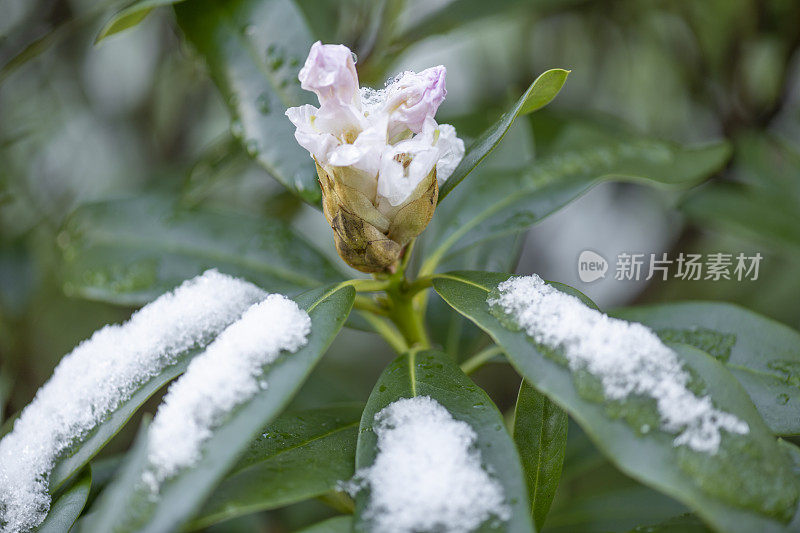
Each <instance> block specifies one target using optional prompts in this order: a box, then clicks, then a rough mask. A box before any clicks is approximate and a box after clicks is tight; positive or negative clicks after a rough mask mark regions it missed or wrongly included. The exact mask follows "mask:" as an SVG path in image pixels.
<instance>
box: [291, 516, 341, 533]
mask: <svg viewBox="0 0 800 533" xmlns="http://www.w3.org/2000/svg"><path fill="white" fill-rule="evenodd" d="M351 531H353V517H352V516H337V517H334V518H329V519H328V520H324V521H322V522H320V523H318V524H314V525H313V526H310V527H307V528H305V529H302V530H301V531H298V533H351Z"/></svg>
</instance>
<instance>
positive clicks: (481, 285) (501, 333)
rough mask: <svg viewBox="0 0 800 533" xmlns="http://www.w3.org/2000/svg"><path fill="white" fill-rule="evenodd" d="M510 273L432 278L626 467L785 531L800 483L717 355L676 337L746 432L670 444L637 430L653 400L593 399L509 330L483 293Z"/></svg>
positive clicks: (743, 527) (699, 508)
mask: <svg viewBox="0 0 800 533" xmlns="http://www.w3.org/2000/svg"><path fill="white" fill-rule="evenodd" d="M508 277H509V276H508V275H506V274H491V273H486V272H462V273H450V274H443V275H439V276H437V277H436V278H435V279H434V282H433V285H434V289H435V290H436V291H437V292H438V293H439V294H440V295H441V296H442V297H443V298H444V299H445V300H446V301H447V302H448V303H449V304H450V305H451V306H453V307H454V308H455V309H456V310H457V311H459V312H460V313H462V314H464V315H465V316H467V317H469V318H470V319H471V320H472V321H473V322H475V323H476V324H477V325H478V326H480V327H481V328H482V329H484V330H485V331H486V332H487V333H489V335H491V336H492V338H493V339H494V341H495V342H496V343H497V344H498V345H500V346H501V347H502V348H503V349H504V350H505V352H506V355H507V356H508V358H509V360H510V361H511V363H512V364H513V365H514V366H515V367H516V369H517V370H518V371H519V372H520V373H521V374H522V375H523V376H524V378H525V379H526V380H528V381H529V382H530V384H531V385H533V386H534V387H536V388H537V389H538V390H539V391H540V392H542V393H543V394H546V395H547V396H548V397H549V398H550V399H551V400H553V401H554V402H555V403H557V404H558V405H559V406H560V407H561V408H562V409H564V410H565V411H567V412H568V413H569V414H570V416H571V417H572V418H574V419H575V421H576V422H578V423H579V424H580V425H581V427H582V428H583V429H584V430H585V431H586V432H587V433H588V434H589V436H590V438H592V440H593V442H594V443H595V445H596V446H597V447H598V448H599V449H600V450H601V451H602V452H603V453H604V455H606V457H608V458H609V460H611V461H612V462H613V463H614V464H615V465H616V466H617V467H618V468H619V469H620V470H622V471H623V472H624V473H626V474H627V475H629V476H631V477H633V478H634V479H637V480H639V481H640V482H642V483H644V484H645V485H648V486H651V487H653V488H655V489H657V490H659V491H661V492H663V493H664V494H667V495H669V496H671V497H673V498H675V499H677V500H679V501H681V502H683V503H685V504H686V505H687V506H689V507H690V508H692V509H693V510H694V511H695V512H697V514H698V515H699V516H701V517H702V518H703V520H704V521H705V522H707V523H708V524H710V525H711V526H713V527H714V528H716V529H719V530H721V531H729V532H739V531H741V532H751V531H775V532H778V531H787V529H786V527H785V524H786V523H787V522H788V521H789V520H790V519H791V517H792V516H793V515H794V514H795V511H796V507H797V500H798V490H799V489H798V486H797V485H798V483H797V480H796V479H794V478H792V477H791V476H790V475H789V474H788V472H789V468H790V464H791V463H790V461H789V458H788V456H787V454H786V453H785V452H784V451H783V450H782V449H781V448H779V447H778V445H777V442H776V440H775V438H774V437H773V436H772V434H771V433H770V431H769V428H768V427H767V426H766V425H765V424H764V422H763V421H762V420H761V417H760V416H759V415H758V411H756V409H755V407H754V406H753V404H752V403H751V402H750V400H749V398H748V396H747V394H746V392H745V391H744V390H743V389H742V388H741V386H740V385H739V383H738V382H737V381H736V379H735V378H733V376H731V375H730V373H729V372H727V371H726V370H725V367H724V366H723V365H722V364H721V363H720V362H718V361H717V360H716V359H714V358H713V357H711V356H709V355H708V354H706V353H704V352H701V351H699V350H697V349H695V348H693V347H691V346H688V345H683V344H679V345H674V346H673V348H674V350H675V352H676V354H677V355H678V357H679V358H680V360H681V361H682V363H683V364H684V366H685V367H686V368H687V369H688V370H689V371H690V372H691V373H692V375H693V376H694V377H695V379H696V380H697V383H698V386H702V387H703V390H704V393H706V394H707V395H708V396H709V397H710V398H711V399H712V400H713V401H714V402H715V405H716V406H717V407H719V408H720V409H722V410H724V411H725V412H728V413H732V414H733V415H735V416H736V417H738V418H739V419H740V420H743V421H745V422H746V423H747V424H748V426H749V433H748V434H746V435H731V434H725V435H724V438H723V443H722V445H721V448H720V450H719V451H718V452H717V453H716V454H715V455H710V454H706V453H701V452H694V451H692V450H690V449H688V448H686V447H675V446H674V445H673V436H672V435H670V434H668V433H666V432H662V431H658V430H655V431H649V432H648V433H645V434H643V433H642V432H641V431H640V430H639V427H640V426H641V424H639V423H638V419H639V418H641V417H642V416H650V415H648V413H649V412H650V411H649V410H652V406H642V405H640V404H639V403H638V402H637V401H636V400H635V399H628V400H625V401H622V402H615V403H614V404H613V405H611V404H609V403H608V402H602V401H598V399H597V397H596V396H592V395H591V394H588V393H587V390H586V388H585V384H586V383H585V381H583V380H581V379H577V380H576V379H575V376H574V375H573V373H572V372H571V371H570V370H569V369H568V368H567V367H566V366H564V365H563V364H562V363H560V362H558V361H557V360H556V358H555V354H553V353H552V352H550V351H548V350H544V349H539V348H537V346H536V345H535V344H534V343H533V342H532V341H531V340H530V339H529V338H528V336H527V335H525V333H524V332H521V331H512V330H511V329H508V328H507V327H506V326H504V325H503V324H502V323H501V322H500V320H498V318H496V317H495V316H494V315H493V314H492V313H490V311H489V306H488V304H487V298H488V297H489V294H490V293H491V291H493V290H495V289H496V287H497V285H498V283H500V282H502V281H504V280H506V279H507V278H508ZM576 383H577V384H576ZM629 421H632V422H637V423H636V424H635V425H631V423H630V422H629Z"/></svg>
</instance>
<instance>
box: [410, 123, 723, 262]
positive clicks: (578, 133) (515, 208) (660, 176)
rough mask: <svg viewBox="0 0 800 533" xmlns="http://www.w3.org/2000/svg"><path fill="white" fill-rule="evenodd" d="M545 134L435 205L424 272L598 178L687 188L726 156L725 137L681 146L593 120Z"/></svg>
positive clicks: (555, 206) (556, 205)
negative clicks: (523, 157) (524, 153)
mask: <svg viewBox="0 0 800 533" xmlns="http://www.w3.org/2000/svg"><path fill="white" fill-rule="evenodd" d="M548 134H549V135H553V136H555V138H554V139H545V135H544V134H542V135H540V136H537V137H536V142H537V143H539V144H541V147H539V154H538V156H537V159H536V160H535V161H534V163H533V164H532V165H531V166H530V168H525V169H506V170H491V171H487V172H480V175H478V176H475V177H474V178H473V179H471V180H470V181H469V182H467V183H466V184H465V185H464V186H462V187H460V188H459V189H458V190H457V191H456V193H454V194H455V197H454V199H453V201H452V202H448V203H446V204H443V205H440V206H439V208H438V209H437V211H438V213H437V218H438V219H439V220H440V224H437V225H435V226H434V227H433V228H432V229H433V231H434V232H435V233H433V234H432V235H430V236H428V239H429V241H430V242H432V243H435V246H432V247H431V248H432V251H431V252H430V255H429V257H428V258H427V259H426V261H425V263H424V264H423V266H422V272H423V273H424V274H431V273H432V272H433V271H434V270H435V269H436V267H437V265H439V263H441V262H442V260H443V259H445V258H446V256H447V254H451V255H452V254H456V253H459V252H460V251H463V250H465V249H467V248H469V247H471V246H473V245H475V244H477V243H479V242H482V241H485V240H487V239H493V238H496V237H500V236H503V235H507V234H510V233H514V232H517V231H519V230H522V229H525V228H527V227H529V226H530V225H532V224H534V223H536V222H539V221H540V220H542V219H543V218H545V217H547V216H548V215H550V214H552V213H554V212H556V211H558V210H559V209H561V208H562V207H564V206H565V205H567V204H568V203H569V202H571V201H572V200H574V199H576V198H577V197H578V196H580V195H581V194H583V193H585V192H586V191H587V190H589V189H590V188H591V187H593V186H594V185H596V184H597V183H600V182H602V181H610V180H624V181H643V182H645V183H651V184H659V185H662V186H669V187H687V186H690V185H694V184H696V183H698V182H699V181H701V180H702V179H704V178H706V177H707V176H709V175H710V174H712V173H713V172H715V171H716V170H718V169H719V168H720V167H721V166H722V165H723V164H724V163H725V161H726V160H727V159H728V158H729V156H730V147H729V146H728V145H727V144H725V143H719V144H714V145H709V146H705V147H700V148H684V147H681V146H678V145H675V144H673V143H668V142H663V141H655V140H647V139H642V138H641V136H636V135H634V134H630V133H621V132H619V131H617V130H613V129H609V128H608V127H601V126H598V125H595V124H585V123H571V122H568V123H567V124H566V125H565V126H563V127H559V128H557V130H556V131H555V133H553V132H548ZM540 140H541V143H540ZM539 144H537V147H538V146H539ZM465 159H466V158H465ZM451 179H452V178H451ZM449 182H450V180H448V181H447V182H446V183H449Z"/></svg>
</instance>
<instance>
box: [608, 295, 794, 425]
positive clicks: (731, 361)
mask: <svg viewBox="0 0 800 533" xmlns="http://www.w3.org/2000/svg"><path fill="white" fill-rule="evenodd" d="M613 315H614V316H618V317H620V318H624V319H625V320H633V321H635V322H641V323H643V324H645V325H647V326H649V327H651V328H652V329H653V330H654V331H655V332H656V333H657V334H658V335H659V336H660V337H661V338H662V339H664V340H665V341H668V342H681V343H684V344H690V345H692V346H694V347H695V348H698V349H700V350H703V351H705V352H707V353H708V354H710V355H712V356H713V357H714V358H715V359H717V360H719V361H720V362H722V363H724V364H725V366H726V367H727V368H728V370H730V371H731V373H732V374H733V375H734V377H736V379H738V380H739V383H741V384H742V386H743V387H744V388H745V390H746V391H747V392H748V394H749V395H750V399H751V400H753V403H754V404H755V406H756V408H757V409H758V412H759V413H760V414H761V416H762V418H763V419H764V421H765V422H766V423H767V425H768V426H769V427H770V429H772V431H773V432H775V433H776V434H778V435H798V434H800V333H798V332H797V331H795V330H793V329H791V328H790V327H788V326H785V325H783V324H781V323H779V322H775V321H774V320H771V319H769V318H766V317H764V316H761V315H759V314H757V313H754V312H752V311H749V310H747V309H744V308H742V307H739V306H737V305H733V304H729V303H724V302H681V303H667V304H659V305H647V306H640V307H629V308H627V309H621V310H618V311H615V312H614V313H613Z"/></svg>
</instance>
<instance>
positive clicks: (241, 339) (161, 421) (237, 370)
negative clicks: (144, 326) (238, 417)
mask: <svg viewBox="0 0 800 533" xmlns="http://www.w3.org/2000/svg"><path fill="white" fill-rule="evenodd" d="M310 332H311V319H310V318H309V316H308V314H307V313H306V312H305V311H303V310H302V309H300V308H299V307H298V306H297V304H296V303H294V302H293V301H292V300H289V299H288V298H286V297H284V296H281V295H280V294H271V295H269V296H268V297H267V298H266V299H265V300H264V301H263V302H260V303H258V304H255V305H253V306H252V307H251V308H250V309H248V310H247V312H245V313H244V315H242V318H241V320H239V321H238V322H235V323H234V324H232V325H231V326H229V327H228V328H227V329H226V330H225V331H223V332H222V333H221V334H220V336H219V337H217V339H216V340H215V341H214V342H213V343H211V344H210V345H209V346H208V348H207V349H206V351H205V352H204V353H203V354H201V355H199V356H197V357H195V358H194V359H193V360H192V362H191V363H190V365H189V368H188V369H187V370H186V373H185V374H184V375H183V376H182V377H181V378H180V379H179V380H178V381H176V382H175V383H173V384H172V386H171V387H170V388H169V392H168V393H167V395H166V396H165V398H164V403H162V404H161V406H160V407H159V409H158V412H157V413H156V416H155V418H154V419H153V423H152V424H151V426H150V432H149V434H148V442H147V460H148V466H147V468H146V469H145V472H144V474H143V477H142V479H143V481H144V482H145V484H146V485H147V486H148V487H149V489H150V490H151V491H152V492H153V493H157V491H158V489H159V486H160V485H161V483H162V482H163V481H164V480H166V479H168V478H170V477H172V476H173V475H175V474H176V473H177V472H178V471H180V470H181V469H183V468H186V467H189V466H192V465H193V464H196V463H197V461H199V460H200V457H201V448H202V446H203V444H204V443H205V442H206V441H207V440H208V439H209V438H210V437H211V435H212V432H213V430H214V429H215V428H216V427H217V426H218V425H219V423H220V422H221V421H222V420H223V419H224V418H225V416H226V415H227V414H228V413H230V412H231V410H232V409H234V408H235V407H236V406H237V405H240V404H242V403H243V402H245V401H246V400H248V399H250V398H251V397H253V396H254V395H255V394H256V393H257V392H258V391H260V390H262V389H264V388H266V387H267V383H266V382H264V381H263V380H262V379H261V375H262V373H263V369H264V366H265V365H268V364H269V363H271V362H273V361H274V360H275V359H276V358H277V357H278V355H279V354H280V353H281V351H283V350H286V351H289V352H295V351H297V350H298V349H299V348H301V347H302V346H304V345H305V344H306V341H307V337H308V334H309V333H310Z"/></svg>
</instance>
